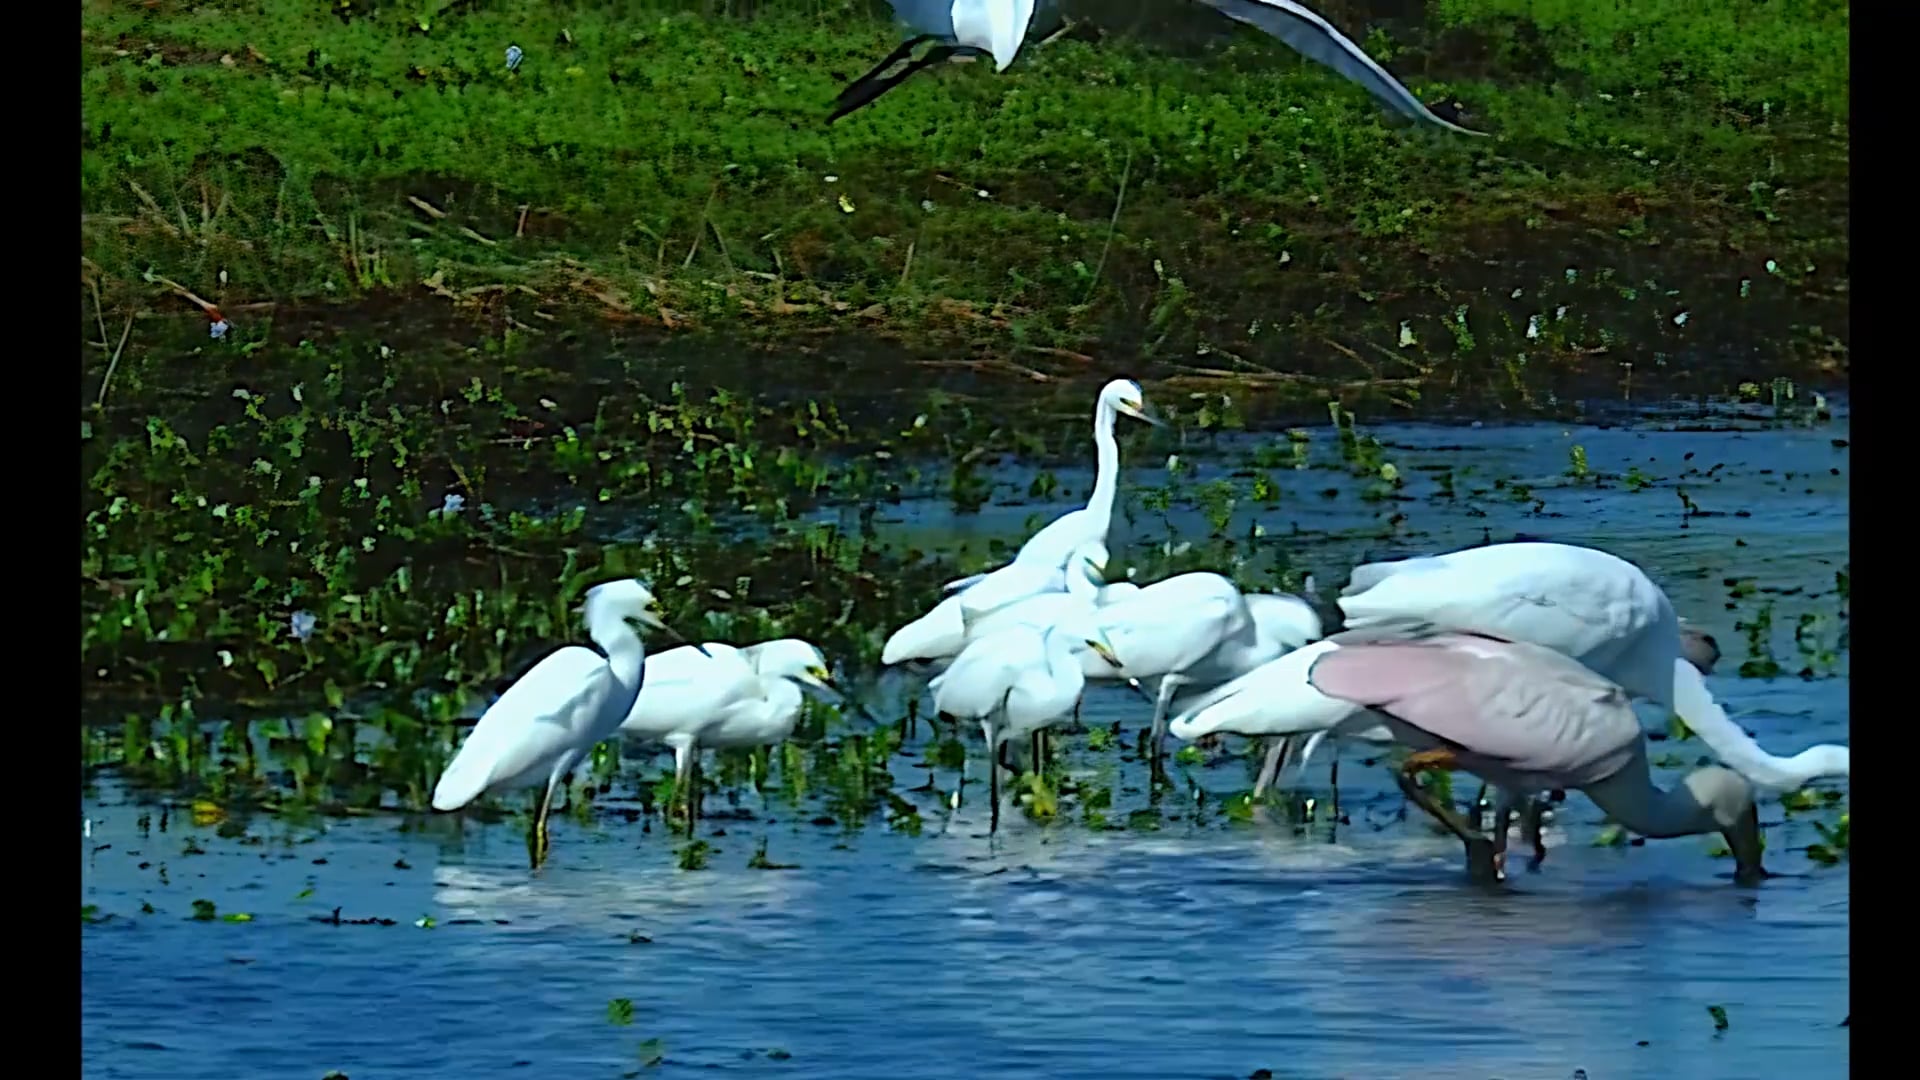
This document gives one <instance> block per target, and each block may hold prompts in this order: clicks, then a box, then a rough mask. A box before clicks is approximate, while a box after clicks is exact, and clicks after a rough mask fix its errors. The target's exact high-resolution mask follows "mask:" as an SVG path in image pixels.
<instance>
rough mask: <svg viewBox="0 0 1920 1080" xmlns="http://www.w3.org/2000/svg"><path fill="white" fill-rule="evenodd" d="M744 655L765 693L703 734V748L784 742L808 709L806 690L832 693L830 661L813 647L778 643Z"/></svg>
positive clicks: (794, 640) (795, 640)
mask: <svg viewBox="0 0 1920 1080" xmlns="http://www.w3.org/2000/svg"><path fill="white" fill-rule="evenodd" d="M739 651H740V656H741V658H742V659H743V660H745V661H746V663H747V664H748V666H750V667H751V668H752V669H753V671H754V674H755V675H756V676H757V677H758V678H759V682H760V688H759V690H760V692H759V694H758V695H757V696H753V697H750V698H748V699H747V700H746V701H743V702H741V703H738V704H736V705H735V706H734V707H733V708H731V709H729V710H728V711H727V713H726V715H725V716H723V717H722V718H721V720H720V722H719V723H718V724H715V725H713V726H712V727H710V728H707V729H705V730H704V731H702V732H701V734H700V745H701V746H702V747H710V748H712V749H715V750H734V749H743V748H746V747H753V746H772V745H775V744H776V743H781V742H785V741H786V739H787V737H788V736H790V735H792V734H793V729H794V725H796V724H797V723H799V721H800V710H801V707H802V706H803V705H804V704H805V691H804V690H803V687H807V686H811V687H815V688H817V689H820V690H825V691H829V692H831V691H832V690H833V675H832V673H831V672H829V671H828V669H827V661H826V658H825V657H823V656H821V655H820V650H819V648H818V647H816V646H814V645H813V644H811V643H810V642H806V641H802V640H800V639H799V638H779V639H777V640H774V641H763V642H761V643H759V644H757V645H749V646H746V647H745V648H743V649H741V650H739Z"/></svg>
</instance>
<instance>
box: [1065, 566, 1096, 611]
mask: <svg viewBox="0 0 1920 1080" xmlns="http://www.w3.org/2000/svg"><path fill="white" fill-rule="evenodd" d="M1067 595H1068V596H1071V597H1073V598H1074V599H1075V600H1078V601H1080V602H1081V603H1083V604H1097V603H1099V602H1100V586H1099V585H1097V584H1095V583H1094V580H1093V579H1092V578H1091V577H1089V576H1087V574H1086V572H1085V571H1084V570H1083V569H1082V568H1081V567H1079V566H1077V565H1074V564H1072V563H1069V564H1068V565H1067Z"/></svg>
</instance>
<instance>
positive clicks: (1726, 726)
mask: <svg viewBox="0 0 1920 1080" xmlns="http://www.w3.org/2000/svg"><path fill="white" fill-rule="evenodd" d="M1673 711H1674V712H1676V713H1679V714H1680V719H1681V720H1682V721H1683V722H1685V723H1686V725H1687V727H1688V728H1690V729H1691V730H1692V731H1693V733H1694V734H1696V735H1698V736H1700V741H1701V742H1704V743H1706V744H1707V749H1709V750H1712V751H1713V754H1714V756H1715V757H1717V758H1719V759H1720V760H1721V762H1722V763H1724V764H1725V765H1726V766H1727V767H1728V768H1730V769H1732V770H1733V771H1734V772H1737V773H1739V774H1740V775H1742V776H1744V777H1746V778H1747V779H1748V780H1751V781H1753V782H1754V783H1756V784H1759V785H1761V786H1762V787H1770V788H1776V789H1780V790H1790V789H1794V788H1798V787H1801V786H1802V785H1804V784H1806V782H1807V781H1809V780H1815V779H1818V778H1820V777H1823V776H1847V775H1849V774H1850V773H1851V772H1852V765H1853V751H1852V750H1851V749H1849V748H1848V747H1845V746H1838V745H1835V744H1832V743H1822V744H1820V745H1818V746H1814V747H1811V748H1809V749H1807V750H1803V751H1801V752H1800V753H1798V754H1795V755H1794V756H1793V757H1790V758H1785V757H1777V756H1775V755H1773V754H1769V753H1767V751H1766V750H1765V748H1763V747H1762V746H1761V745H1760V744H1759V743H1757V742H1754V741H1753V737H1752V736H1750V735H1748V734H1747V733H1746V732H1745V731H1744V730H1742V729H1741V727H1740V725H1739V724H1736V723H1734V722H1733V721H1732V720H1731V719H1729V718H1728V716H1727V713H1726V710H1725V709H1722V708H1721V707H1720V705H1719V703H1718V702H1716V701H1714V700H1713V694H1712V693H1711V692H1709V691H1708V690H1707V682H1706V680H1705V679H1704V678H1702V677H1701V675H1700V671H1699V669H1698V668H1695V667H1694V666H1693V665H1692V664H1690V663H1688V662H1687V660H1686V658H1684V657H1677V658H1675V659H1674V661H1673Z"/></svg>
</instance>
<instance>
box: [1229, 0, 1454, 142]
mask: <svg viewBox="0 0 1920 1080" xmlns="http://www.w3.org/2000/svg"><path fill="white" fill-rule="evenodd" d="M1200 2H1201V3H1203V4H1205V5H1207V6H1208V7H1210V8H1212V9H1214V10H1215V11H1218V12H1220V13H1221V14H1223V15H1225V16H1226V17H1228V18H1229V19H1233V20H1234V21H1236V22H1242V23H1245V24H1247V25H1248V26H1251V27H1254V28H1255V29H1258V30H1261V31H1264V32H1265V33H1268V34H1271V35H1272V36H1274V37H1276V38H1279V39H1280V40H1281V41H1283V42H1285V43H1286V45H1287V46H1288V47H1289V48H1291V49H1292V50H1293V51H1294V52H1297V53H1299V54H1300V55H1302V56H1304V57H1306V58H1307V59H1309V60H1312V61H1314V62H1316V63H1319V64H1324V65H1325V66H1327V67H1329V68H1332V69H1333V70H1334V71H1336V72H1338V73H1339V74H1340V75H1341V76H1342V77H1343V78H1345V79H1347V80H1348V81H1350V82H1354V83H1358V84H1360V86H1361V87H1363V88H1364V89H1365V90H1366V91H1367V93H1369V94H1372V95H1373V96H1374V97H1375V98H1377V99H1379V100H1380V101H1381V102H1383V103H1385V104H1386V105H1387V106H1388V107H1390V108H1392V109H1393V110H1394V111H1395V112H1398V113H1400V114H1402V115H1403V116H1408V117H1411V118H1413V119H1415V120H1419V121H1421V122H1423V123H1428V124H1435V125H1438V126H1440V127H1443V128H1446V129H1447V130H1449V131H1457V132H1459V133H1460V134H1462V135H1481V136H1484V135H1485V134H1486V133H1485V132H1482V131H1474V130H1472V129H1471V128H1464V127H1461V126H1460V125H1459V124H1456V123H1453V122H1451V121H1448V120H1443V119H1441V118H1440V117H1438V116H1436V115H1434V113H1433V110H1431V109H1429V108H1427V107H1426V106H1425V105H1424V104H1422V103H1421V101H1420V99H1419V98H1417V97H1414V96H1413V91H1411V90H1408V89H1407V88H1406V87H1405V86H1404V85H1402V84H1401V82H1400V80H1399V79H1396V78H1394V77H1393V76H1392V75H1390V74H1388V72H1387V70H1386V69H1385V68H1383V67H1381V66H1380V65H1379V64H1377V63H1375V62H1374V60H1373V58H1372V57H1370V56H1368V55H1367V54H1366V53H1365V52H1364V51H1363V50H1362V49H1361V48H1360V46H1358V45H1355V44H1354V43H1353V42H1352V41H1351V40H1349V39H1348V38H1347V36H1346V35H1345V34H1342V33H1341V32H1340V31H1338V30H1336V29H1334V28H1333V25H1332V24H1331V23H1329V22H1327V20H1325V19H1323V18H1321V17H1320V16H1319V15H1318V14H1316V13H1315V12H1314V11H1312V10H1311V9H1309V8H1307V7H1306V6H1305V5H1302V4H1296V3H1294V2H1293V0H1200Z"/></svg>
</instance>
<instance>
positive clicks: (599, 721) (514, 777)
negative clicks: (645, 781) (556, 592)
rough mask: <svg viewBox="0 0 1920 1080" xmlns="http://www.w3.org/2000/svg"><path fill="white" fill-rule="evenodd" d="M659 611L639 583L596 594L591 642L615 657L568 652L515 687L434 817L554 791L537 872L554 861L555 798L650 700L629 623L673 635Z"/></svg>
mask: <svg viewBox="0 0 1920 1080" xmlns="http://www.w3.org/2000/svg"><path fill="white" fill-rule="evenodd" d="M654 608H655V600H654V596H653V593H652V592H651V591H650V590H648V588H647V587H646V586H645V585H643V584H641V583H640V582H638V581H633V580H621V581H609V582H606V583H604V584H601V585H596V586H594V587H593V588H591V589H589V590H587V596H586V603H585V609H586V610H585V614H586V620H585V621H586V625H587V636H588V637H589V638H591V639H593V642H594V644H596V645H598V646H600V648H601V650H602V651H603V652H605V653H606V655H605V656H602V655H600V653H596V652H594V651H593V650H592V649H589V648H586V647H584V646H580V645H568V646H566V647H565V648H562V649H558V650H556V651H554V652H552V653H550V654H548V655H547V656H546V657H545V658H544V659H542V660H541V661H540V662H539V663H537V664H535V665H534V666H533V668H532V669H531V670H529V671H528V672H527V673H526V674H525V675H523V676H521V677H520V678H519V679H518V680H517V681H515V682H514V684H513V685H512V686H509V687H507V691H506V693H504V694H501V695H500V698H499V700H497V701H495V702H494V703H493V704H492V705H491V706H489V707H488V708H487V711H486V712H484V713H482V714H481V716H480V720H479V722H478V723H476V724H475V725H474V726H473V731H472V732H471V733H470V734H469V735H468V736H467V740H466V742H465V743H463V744H461V747H460V750H459V752H458V753H456V754H455V755H454V757H453V761H452V762H450V763H449V764H448V765H447V769H446V771H445V772H444V773H442V774H441V775H440V781H439V783H437V784H435V785H434V789H433V808H434V809H435V810H441V811H450V810H458V809H460V808H461V807H463V806H466V805H467V804H468V803H471V802H472V801H473V800H475V799H477V798H479V797H480V796H481V795H484V794H487V793H489V792H495V791H506V790H510V789H513V788H520V787H530V786H534V785H537V784H542V783H544V784H545V785H546V788H545V790H544V791H543V792H542V794H541V796H540V803H539V807H538V809H537V810H536V812H535V814H534V821H533V831H532V833H531V836H530V848H531V854H532V856H533V864H534V866H535V867H538V866H539V865H540V864H541V863H543V862H545V861H546V855H547V848H548V843H549V841H548V834H547V815H548V813H549V812H550V811H551V810H552V808H553V793H554V791H555V789H556V788H558V787H559V785H560V782H561V780H562V779H563V778H564V777H565V776H566V775H567V774H568V773H570V772H572V771H573V769H574V767H575V766H576V765H578V764H579V763H580V761H581V760H582V759H583V758H585V757H586V756H587V753H588V752H589V751H590V750H592V749H593V747H594V745H595V744H597V743H599V742H600V741H601V740H603V739H607V738H610V737H611V736H612V735H613V734H614V733H615V732H616V731H618V730H619V728H620V722H621V720H622V719H623V718H625V717H626V715H627V711H628V710H629V709H631V708H632V707H633V703H634V700H635V698H637V697H638V696H639V694H640V688H641V683H642V675H643V673H644V669H645V668H646V667H648V666H649V665H648V664H647V655H646V646H644V645H643V644H642V643H641V641H640V636H639V634H637V633H635V631H634V628H633V627H632V626H630V625H629V624H628V622H627V620H629V619H632V620H635V621H637V622H639V623H641V624H643V625H645V626H650V627H653V628H655V629H659V630H667V631H668V632H669V633H672V631H671V630H670V629H669V628H668V627H667V625H666V624H665V623H664V622H662V621H661V619H660V616H659V615H658V614H657V613H656V611H655V610H654ZM676 636H678V635H676ZM683 640H684V639H683Z"/></svg>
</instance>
